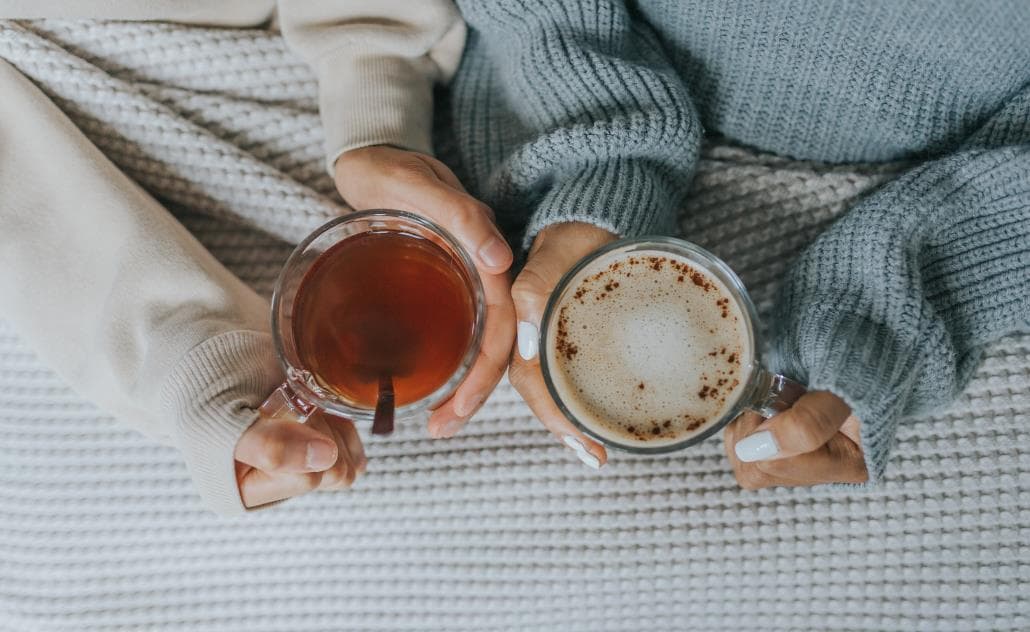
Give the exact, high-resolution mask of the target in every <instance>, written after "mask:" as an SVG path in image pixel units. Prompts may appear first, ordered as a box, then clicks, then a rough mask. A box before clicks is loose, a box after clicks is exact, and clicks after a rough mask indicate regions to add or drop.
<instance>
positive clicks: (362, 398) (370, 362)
mask: <svg viewBox="0 0 1030 632" xmlns="http://www.w3.org/2000/svg"><path fill="white" fill-rule="evenodd" d="M475 321H476V304H475V292H474V290H473V288H472V283H471V280H470V279H469V278H468V276H467V275H466V273H465V272H464V268H463V267H462V266H461V265H460V264H459V263H458V262H456V261H455V259H454V257H452V256H451V254H449V253H448V252H447V251H445V250H444V249H443V248H442V247H441V246H440V245H437V243H434V242H433V241H431V240H429V239H427V238H425V237H422V236H418V235H414V234H410V233H407V232H399V231H382V230H380V231H370V232H365V233H361V234H357V235H353V236H350V237H348V238H346V239H343V240H342V241H339V242H338V243H335V244H334V245H332V246H330V247H329V248H328V249H327V250H325V252H323V253H322V254H320V255H319V256H318V258H317V259H316V260H315V261H314V263H313V264H312V265H311V266H310V268H309V269H308V270H307V272H306V273H305V274H304V276H303V278H302V280H301V281H300V284H299V287H298V289H297V292H296V298H295V299H294V301H293V313H292V323H293V326H292V329H293V332H292V333H293V340H294V343H295V345H296V353H297V356H298V358H299V363H300V365H302V366H304V367H305V369H306V370H307V372H309V373H310V374H311V375H312V376H314V379H315V381H316V382H318V384H319V385H320V386H321V388H323V389H326V390H328V391H329V392H331V393H332V394H333V395H335V396H336V397H337V398H339V399H341V400H343V401H345V402H348V403H349V404H350V405H352V406H356V407H359V408H368V409H371V408H375V405H376V401H377V397H378V394H379V388H380V382H381V380H383V379H384V377H389V378H390V379H392V383H393V392H394V397H395V401H396V405H397V406H398V407H401V406H404V405H406V404H410V403H412V402H417V401H419V400H422V399H423V398H426V397H428V396H430V395H431V394H433V393H434V392H436V391H437V389H439V388H441V387H442V386H443V385H445V384H446V383H447V382H448V380H450V379H451V378H452V376H454V375H455V373H456V372H457V371H458V369H459V367H460V366H461V364H462V361H463V359H464V358H465V356H466V354H467V352H468V350H469V348H470V346H471V345H472V344H473V338H474V331H475V329H474V323H475Z"/></svg>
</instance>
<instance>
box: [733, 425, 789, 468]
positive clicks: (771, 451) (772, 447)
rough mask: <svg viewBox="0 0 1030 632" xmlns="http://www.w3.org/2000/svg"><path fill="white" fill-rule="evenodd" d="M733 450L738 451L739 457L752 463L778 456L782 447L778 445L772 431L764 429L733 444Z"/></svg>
mask: <svg viewBox="0 0 1030 632" xmlns="http://www.w3.org/2000/svg"><path fill="white" fill-rule="evenodd" d="M733 451H734V452H736V453H737V458H738V459H740V460H741V461H744V462H745V463H750V462H751V461H764V460H765V459H769V458H772V457H774V456H776V455H777V454H779V453H780V447H779V446H778V445H776V439H774V438H773V435H772V433H771V432H769V431H768V430H763V431H762V432H756V433H755V434H753V435H751V436H749V437H744V438H743V439H741V440H740V441H738V442H737V445H735V446H733Z"/></svg>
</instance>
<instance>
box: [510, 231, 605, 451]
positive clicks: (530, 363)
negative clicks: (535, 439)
mask: <svg viewBox="0 0 1030 632" xmlns="http://www.w3.org/2000/svg"><path fill="white" fill-rule="evenodd" d="M614 239H616V235H613V234H612V233H610V232H608V231H606V230H603V229H601V228H597V227H596V226H592V225H590V224H584V223H580V222H570V223H567V224H554V225H552V226H548V227H547V228H545V229H544V230H542V231H540V233H539V234H538V235H537V236H536V239H535V240H534V241H533V247H532V248H531V249H530V251H529V259H528V261H527V262H526V267H525V268H523V269H522V272H521V273H519V276H518V278H517V279H515V283H514V284H513V285H512V288H511V295H512V298H513V299H514V301H515V311H516V313H517V314H518V321H519V324H518V353H516V354H515V355H514V356H512V360H511V366H510V367H509V368H508V378H509V379H510V380H511V383H512V386H514V387H515V390H517V391H518V392H519V394H520V395H522V398H523V399H525V400H526V403H527V404H529V407H530V408H532V409H533V413H534V414H536V416H537V418H538V419H540V421H541V422H543V424H544V426H546V427H547V429H548V430H550V431H551V433H552V434H554V435H555V436H556V437H557V438H558V440H559V441H561V442H562V444H563V445H565V446H567V447H569V448H571V449H572V450H573V451H574V452H575V453H576V456H578V457H579V458H580V460H581V461H583V462H584V463H585V464H587V465H588V466H590V467H593V468H599V467H601V466H602V465H604V464H605V462H606V461H607V460H608V453H607V452H606V451H605V449H604V446H602V445H601V444H599V443H597V442H595V441H593V440H591V439H590V438H588V437H587V436H586V435H585V434H583V433H582V432H580V431H579V430H578V429H577V428H576V427H575V426H574V425H572V422H570V421H569V420H568V419H566V417H565V415H564V414H562V412H561V410H560V409H559V408H558V406H557V405H556V404H555V403H554V400H553V399H551V394H550V393H549V392H548V391H547V385H546V384H545V383H544V375H543V373H542V372H541V371H540V357H539V349H538V346H539V342H538V341H539V339H540V321H541V320H542V319H543V315H544V307H545V306H546V305H547V299H548V297H550V295H551V291H552V290H553V289H554V287H555V286H556V285H558V281H559V280H560V279H561V277H562V275H563V274H565V272H567V271H568V270H569V268H571V267H572V266H573V265H575V264H576V262H578V261H579V260H580V259H582V258H583V257H584V256H586V255H587V254H589V253H591V252H593V251H594V250H596V249H597V248H599V247H600V246H603V245H604V244H606V243H608V242H610V241H612V240H614Z"/></svg>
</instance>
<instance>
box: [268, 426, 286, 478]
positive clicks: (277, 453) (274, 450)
mask: <svg viewBox="0 0 1030 632" xmlns="http://www.w3.org/2000/svg"><path fill="white" fill-rule="evenodd" d="M288 450H289V445H288V444H287V441H286V437H284V436H282V435H281V434H279V433H269V434H266V435H265V436H264V439H263V441H262V445H261V451H262V453H263V454H264V457H265V458H264V460H265V467H267V468H268V469H270V470H278V469H282V468H283V467H284V466H285V465H286V460H287V459H286V456H287V452H288Z"/></svg>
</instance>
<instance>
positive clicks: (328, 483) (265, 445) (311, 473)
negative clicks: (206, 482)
mask: <svg viewBox="0 0 1030 632" xmlns="http://www.w3.org/2000/svg"><path fill="white" fill-rule="evenodd" d="M235 456H236V482H237V484H238V485H239V488H240V498H241V499H242V500H243V504H244V506H246V507H257V506H259V505H264V504H267V503H271V502H275V501H277V500H284V499H286V498H291V497H293V496H300V495H302V494H306V493H307V492H310V491H312V490H314V489H321V490H333V489H343V488H346V487H350V486H351V485H352V484H353V483H354V480H355V479H356V478H357V477H358V476H360V475H361V474H364V473H365V467H366V466H367V464H368V461H367V460H366V459H365V450H364V448H363V447H362V446H361V439H360V438H359V437H358V433H357V431H356V430H355V429H354V424H353V423H351V422H350V421H348V420H346V419H341V418H339V417H333V416H331V415H328V414H326V413H323V412H321V411H316V412H315V413H314V414H313V415H311V417H310V418H309V419H308V421H307V422H306V423H299V422H298V421H296V420H295V419H291V418H288V417H286V416H277V417H266V416H264V415H262V416H261V417H259V418H258V420H257V421H255V422H254V423H253V424H252V425H251V426H250V428H248V429H247V431H246V432H244V433H243V436H241V437H240V440H239V441H238V442H237V443H236V452H235Z"/></svg>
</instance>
